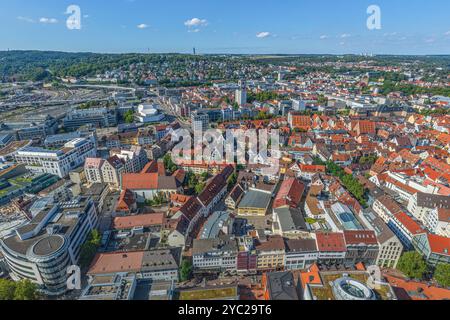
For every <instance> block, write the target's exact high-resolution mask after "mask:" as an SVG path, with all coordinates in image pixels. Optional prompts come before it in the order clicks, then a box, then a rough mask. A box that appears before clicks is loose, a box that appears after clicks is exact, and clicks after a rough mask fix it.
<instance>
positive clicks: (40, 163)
mask: <svg viewBox="0 0 450 320" xmlns="http://www.w3.org/2000/svg"><path fill="white" fill-rule="evenodd" d="M96 154H97V148H96V144H95V141H94V138H93V137H89V138H79V139H75V140H72V141H70V142H68V143H66V144H65V145H64V147H63V148H61V149H59V150H48V149H44V148H35V147H26V148H23V149H21V150H19V151H18V152H17V153H16V155H15V160H16V162H17V163H23V164H25V165H26V167H27V169H29V170H30V171H33V172H41V173H49V174H54V175H57V176H59V177H60V178H64V177H66V176H67V175H68V174H69V172H70V170H72V169H74V168H76V167H78V166H81V165H82V164H83V163H84V161H85V159H86V158H89V157H95V156H96Z"/></svg>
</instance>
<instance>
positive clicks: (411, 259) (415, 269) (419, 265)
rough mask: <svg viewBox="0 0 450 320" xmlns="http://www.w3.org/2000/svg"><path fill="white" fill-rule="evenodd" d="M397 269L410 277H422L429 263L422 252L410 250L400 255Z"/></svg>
mask: <svg viewBox="0 0 450 320" xmlns="http://www.w3.org/2000/svg"><path fill="white" fill-rule="evenodd" d="M397 269H398V270H400V271H401V272H403V273H404V274H405V275H406V276H407V277H409V278H413V279H422V277H423V274H424V273H425V272H426V271H427V265H426V263H425V260H424V259H423V257H422V256H421V255H420V253H418V252H417V251H409V252H405V253H404V254H403V255H402V256H401V257H400V260H399V261H398V264H397Z"/></svg>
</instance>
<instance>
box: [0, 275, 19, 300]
mask: <svg viewBox="0 0 450 320" xmlns="http://www.w3.org/2000/svg"><path fill="white" fill-rule="evenodd" d="M15 291H16V283H15V282H14V281H11V280H6V279H0V300H13V299H14V292H15Z"/></svg>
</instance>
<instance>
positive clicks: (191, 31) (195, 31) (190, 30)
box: [188, 29, 200, 33]
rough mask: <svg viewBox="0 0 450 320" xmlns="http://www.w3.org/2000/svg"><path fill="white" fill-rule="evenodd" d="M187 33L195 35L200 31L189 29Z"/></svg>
mask: <svg viewBox="0 0 450 320" xmlns="http://www.w3.org/2000/svg"><path fill="white" fill-rule="evenodd" d="M188 32H190V33H197V32H200V29H189V30H188Z"/></svg>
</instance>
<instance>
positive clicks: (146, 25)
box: [137, 23, 148, 29]
mask: <svg viewBox="0 0 450 320" xmlns="http://www.w3.org/2000/svg"><path fill="white" fill-rule="evenodd" d="M137 27H138V29H147V28H148V24H145V23H141V24H138V25H137Z"/></svg>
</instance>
